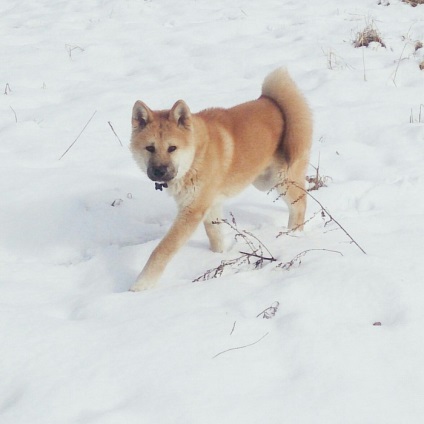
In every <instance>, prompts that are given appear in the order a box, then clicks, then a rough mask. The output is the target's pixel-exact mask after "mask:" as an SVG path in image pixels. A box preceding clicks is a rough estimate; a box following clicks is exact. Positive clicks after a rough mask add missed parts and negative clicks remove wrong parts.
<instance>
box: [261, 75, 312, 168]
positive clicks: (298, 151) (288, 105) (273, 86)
mask: <svg viewBox="0 0 424 424" xmlns="http://www.w3.org/2000/svg"><path fill="white" fill-rule="evenodd" d="M262 95H263V96H266V97H269V98H271V99H272V100H274V102H276V103H277V105H278V106H279V108H280V109H281V112H282V114H283V117H284V133H283V142H282V146H281V147H282V150H283V151H282V153H283V155H284V159H285V161H286V162H287V164H288V165H291V164H292V163H294V162H296V161H297V160H301V161H307V160H308V156H309V150H310V147H311V142H312V113H311V111H310V109H309V106H308V104H307V103H306V100H305V98H304V97H303V95H302V93H301V92H300V91H299V89H298V88H297V86H296V84H295V83H294V81H293V80H292V79H291V78H290V75H289V73H288V72H287V70H286V69H284V68H278V69H276V70H275V71H273V72H271V73H270V74H269V75H268V76H267V77H266V78H265V80H264V82H263V85H262Z"/></svg>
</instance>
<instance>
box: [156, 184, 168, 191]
mask: <svg viewBox="0 0 424 424" xmlns="http://www.w3.org/2000/svg"><path fill="white" fill-rule="evenodd" d="M164 188H168V184H166V183H155V190H159V191H162V189H164Z"/></svg>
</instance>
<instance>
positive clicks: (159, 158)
mask: <svg viewBox="0 0 424 424" xmlns="http://www.w3.org/2000/svg"><path fill="white" fill-rule="evenodd" d="M131 151H132V153H133V156H134V158H135V160H136V162H137V163H138V165H139V166H140V168H141V169H142V170H143V171H144V172H146V173H147V176H148V177H149V178H150V179H151V180H152V181H157V182H169V181H171V180H173V179H178V178H181V177H183V176H184V175H185V174H186V172H187V171H188V170H189V169H190V167H191V165H192V162H193V158H194V153H195V146H194V138H193V126H192V116H191V113H190V109H189V108H188V106H187V105H186V104H185V103H184V101H182V100H179V101H177V102H176V103H175V104H174V106H173V107H172V109H170V110H161V111H153V110H151V109H149V108H148V107H147V106H146V105H145V104H144V103H143V102H141V101H137V102H136V103H135V104H134V107H133V113H132V136H131Z"/></svg>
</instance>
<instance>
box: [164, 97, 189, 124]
mask: <svg viewBox="0 0 424 424" xmlns="http://www.w3.org/2000/svg"><path fill="white" fill-rule="evenodd" d="M169 116H170V118H171V119H173V120H174V121H175V122H176V123H177V125H178V126H179V127H183V128H186V129H189V128H190V126H191V112H190V109H189V107H188V106H187V104H186V103H185V102H184V100H178V101H177V102H176V103H175V104H174V106H172V109H171V112H170V113H169Z"/></svg>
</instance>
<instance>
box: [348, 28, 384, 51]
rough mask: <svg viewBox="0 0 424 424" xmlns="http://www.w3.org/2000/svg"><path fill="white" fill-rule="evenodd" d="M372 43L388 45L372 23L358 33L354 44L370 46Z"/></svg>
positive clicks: (356, 45)
mask: <svg viewBox="0 0 424 424" xmlns="http://www.w3.org/2000/svg"><path fill="white" fill-rule="evenodd" d="M371 43H379V44H380V45H381V46H382V47H386V45H385V44H384V42H383V40H382V38H381V36H380V34H379V33H378V31H377V30H376V29H375V28H374V27H373V26H372V25H367V26H366V27H365V28H364V29H363V30H362V31H360V32H358V33H357V34H356V38H355V40H354V41H353V45H354V46H355V47H356V48H358V47H368V46H369V45H370V44H371Z"/></svg>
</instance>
